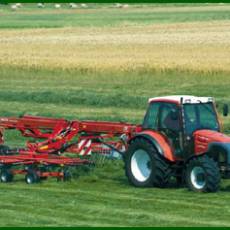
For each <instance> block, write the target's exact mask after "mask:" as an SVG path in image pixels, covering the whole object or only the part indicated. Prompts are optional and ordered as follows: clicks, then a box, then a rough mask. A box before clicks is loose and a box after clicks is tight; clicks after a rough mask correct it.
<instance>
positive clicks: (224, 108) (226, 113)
mask: <svg viewBox="0 0 230 230" xmlns="http://www.w3.org/2000/svg"><path fill="white" fill-rule="evenodd" d="M223 116H224V117H227V116H228V105H227V104H224V107H223Z"/></svg>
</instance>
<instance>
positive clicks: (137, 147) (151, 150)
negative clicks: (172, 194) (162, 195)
mask: <svg viewBox="0 0 230 230" xmlns="http://www.w3.org/2000/svg"><path fill="white" fill-rule="evenodd" d="M136 154H137V155H136ZM136 156H141V157H142V158H144V159H147V161H146V160H142V159H141V158H139V159H140V160H139V162H140V163H137V162H138V159H137V158H138V157H136ZM143 156H144V157H143ZM141 161H142V162H143V164H145V163H146V164H145V165H146V166H143V168H144V170H142V169H141V167H142V166H141V165H142V163H141ZM136 168H138V169H137V170H136ZM139 169H140V170H139ZM135 170H136V171H137V172H138V173H136V175H134V174H135ZM138 170H139V171H138ZM125 172H126V176H127V177H128V180H129V182H130V183H131V184H132V185H134V186H136V187H152V186H155V187H161V188H162V187H165V186H166V185H167V183H168V181H169V178H170V175H171V167H170V165H169V163H168V162H167V161H166V160H165V159H164V158H163V157H162V156H160V155H159V154H158V153H157V151H156V149H155V147H154V145H153V144H151V143H150V142H149V141H148V140H146V139H144V138H136V139H135V140H134V141H132V142H131V144H130V146H129V148H128V151H127V152H126V154H125ZM142 172H143V173H142ZM144 174H145V175H144ZM137 175H140V176H137ZM146 175H147V176H146Z"/></svg>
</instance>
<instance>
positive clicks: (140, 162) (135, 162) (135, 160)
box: [131, 149, 152, 182]
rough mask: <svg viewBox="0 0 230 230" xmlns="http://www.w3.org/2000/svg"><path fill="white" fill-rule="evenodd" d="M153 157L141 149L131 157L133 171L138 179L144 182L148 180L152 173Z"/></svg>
mask: <svg viewBox="0 0 230 230" xmlns="http://www.w3.org/2000/svg"><path fill="white" fill-rule="evenodd" d="M150 163H151V159H150V157H149V154H148V153H147V152H146V151H144V150H142V149H139V150H137V151H136V152H135V153H134V154H133V156H132V158H131V171H132V174H133V176H134V177H135V179H136V180H138V181H140V182H144V181H146V180H148V178H149V177H150V175H151V172H152V169H151V164H150Z"/></svg>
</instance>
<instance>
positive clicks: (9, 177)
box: [0, 169, 14, 183]
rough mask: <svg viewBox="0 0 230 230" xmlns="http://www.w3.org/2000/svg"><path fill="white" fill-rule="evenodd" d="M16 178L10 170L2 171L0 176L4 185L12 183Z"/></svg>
mask: <svg viewBox="0 0 230 230" xmlns="http://www.w3.org/2000/svg"><path fill="white" fill-rule="evenodd" d="M13 178H14V175H13V173H12V172H11V171H10V169H2V171H1V174H0V180H1V182H3V183H8V182H12V181H13Z"/></svg>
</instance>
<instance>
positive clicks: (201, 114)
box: [183, 102, 219, 135]
mask: <svg viewBox="0 0 230 230" xmlns="http://www.w3.org/2000/svg"><path fill="white" fill-rule="evenodd" d="M183 107H184V120H185V132H186V134H187V135H191V134H192V133H193V132H194V131H195V130H198V129H210V130H216V131H219V123H218V120H217V116H216V112H215V110H214V107H213V104H212V103H211V102H210V103H199V104H184V106H183Z"/></svg>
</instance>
